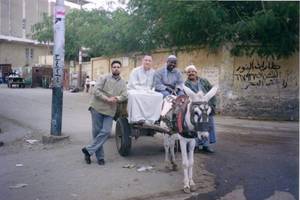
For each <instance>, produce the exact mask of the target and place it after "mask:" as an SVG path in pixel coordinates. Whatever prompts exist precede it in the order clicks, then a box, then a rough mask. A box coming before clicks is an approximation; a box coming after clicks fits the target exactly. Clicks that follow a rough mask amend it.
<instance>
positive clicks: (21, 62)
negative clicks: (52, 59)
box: [0, 42, 50, 67]
mask: <svg viewBox="0 0 300 200" xmlns="http://www.w3.org/2000/svg"><path fill="white" fill-rule="evenodd" d="M26 48H28V49H29V54H30V51H31V50H30V49H33V57H32V58H30V55H29V58H28V59H26ZM47 54H50V50H49V49H48V48H47V47H43V46H37V45H31V44H24V43H22V44H20V43H14V42H9V43H8V42H0V63H1V64H11V65H12V67H23V66H25V65H26V64H28V65H30V66H32V65H34V64H38V63H39V56H42V55H47Z"/></svg>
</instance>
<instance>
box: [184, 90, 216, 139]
mask: <svg viewBox="0 0 300 200" xmlns="http://www.w3.org/2000/svg"><path fill="white" fill-rule="evenodd" d="M183 89H184V91H185V93H186V94H187V95H188V96H189V98H190V103H189V104H188V108H187V112H186V115H185V122H186V124H187V127H188V129H189V130H190V131H195V132H197V136H198V138H199V139H207V138H208V136H209V133H208V128H209V126H208V125H209V122H208V120H209V117H208V116H209V114H210V113H211V107H210V106H209V104H208V101H209V100H210V99H211V98H212V97H213V96H215V94H216V92H217V90H218V86H214V87H213V88H212V89H211V90H210V91H209V92H208V93H206V94H204V93H203V92H202V91H199V92H198V93H194V92H193V91H192V90H191V89H189V88H188V87H186V86H183Z"/></svg>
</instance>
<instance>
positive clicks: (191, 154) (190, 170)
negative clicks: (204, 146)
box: [188, 139, 196, 192]
mask: <svg viewBox="0 0 300 200" xmlns="http://www.w3.org/2000/svg"><path fill="white" fill-rule="evenodd" d="M195 145H196V141H195V140H194V139H190V141H189V153H188V161H189V167H188V173H189V185H190V188H191V191H192V192H193V191H196V184H195V182H194V180H193V166H194V149H195Z"/></svg>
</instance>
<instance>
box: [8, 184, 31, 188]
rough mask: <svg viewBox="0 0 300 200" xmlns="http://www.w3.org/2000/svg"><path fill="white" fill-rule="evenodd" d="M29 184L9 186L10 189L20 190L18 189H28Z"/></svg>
mask: <svg viewBox="0 0 300 200" xmlns="http://www.w3.org/2000/svg"><path fill="white" fill-rule="evenodd" d="M27 185H28V184H26V183H18V184H16V185H12V186H9V189H18V188H23V187H26V186H27Z"/></svg>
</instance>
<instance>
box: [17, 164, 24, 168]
mask: <svg viewBox="0 0 300 200" xmlns="http://www.w3.org/2000/svg"><path fill="white" fill-rule="evenodd" d="M23 166H24V165H23V164H16V167H23Z"/></svg>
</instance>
